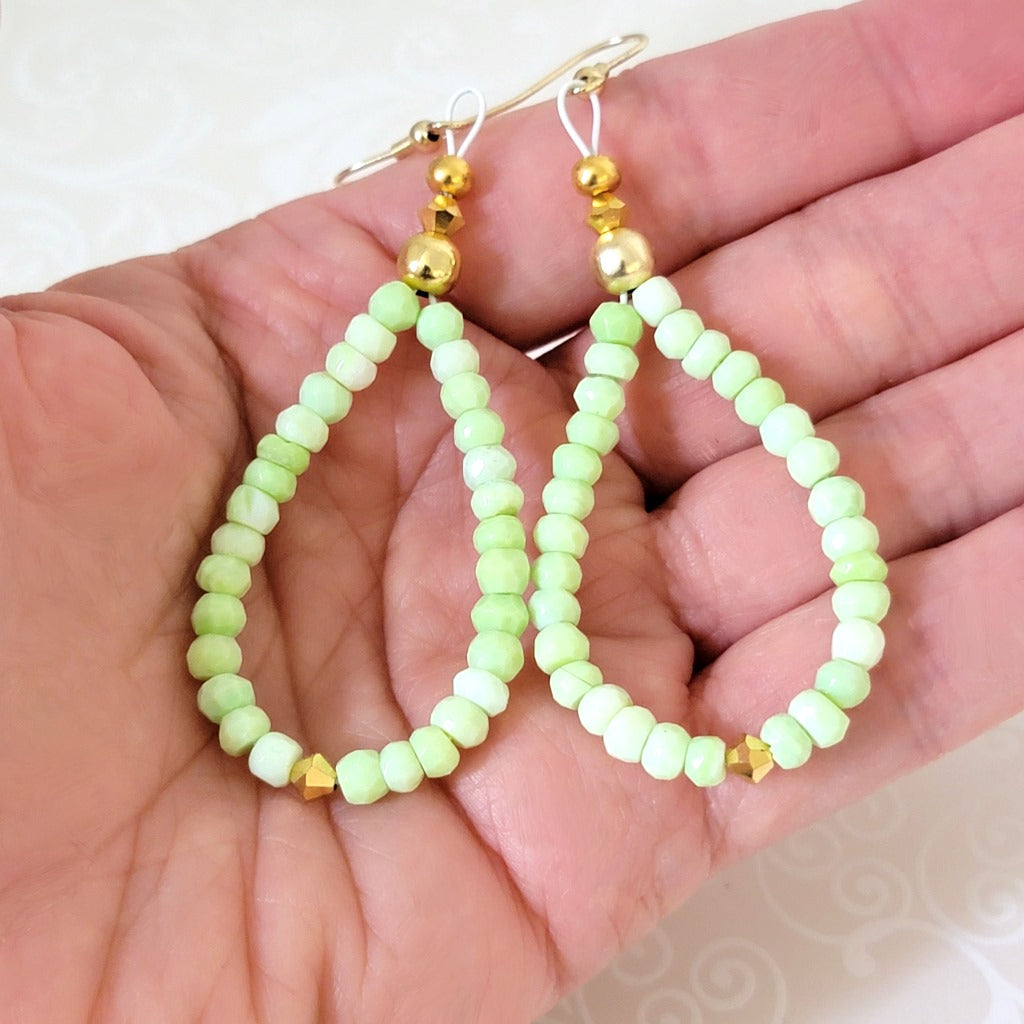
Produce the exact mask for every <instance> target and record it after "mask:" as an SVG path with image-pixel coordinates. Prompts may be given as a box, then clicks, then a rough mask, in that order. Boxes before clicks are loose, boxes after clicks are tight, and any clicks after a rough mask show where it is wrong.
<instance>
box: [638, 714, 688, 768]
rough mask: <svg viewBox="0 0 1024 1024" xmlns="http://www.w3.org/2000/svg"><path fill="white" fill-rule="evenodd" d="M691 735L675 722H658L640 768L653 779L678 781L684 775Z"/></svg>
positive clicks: (645, 749)
mask: <svg viewBox="0 0 1024 1024" xmlns="http://www.w3.org/2000/svg"><path fill="white" fill-rule="evenodd" d="M689 745H690V734H689V733H688V732H687V731H686V730H685V729H684V728H683V727H682V726H681V725H676V723H675V722H658V724H657V725H655V727H654V728H653V729H652V730H651V735H650V736H648V737H647V742H646V743H645V744H644V749H643V751H642V752H641V754H640V767H641V768H643V770H644V771H645V772H647V774H648V775H650V776H651V778H652V779H663V780H665V781H668V780H669V779H676V778H678V777H679V776H680V775H682V774H683V766H684V765H685V764H686V748H687V747H688V746H689Z"/></svg>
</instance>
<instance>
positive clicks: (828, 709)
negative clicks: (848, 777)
mask: <svg viewBox="0 0 1024 1024" xmlns="http://www.w3.org/2000/svg"><path fill="white" fill-rule="evenodd" d="M789 713H790V714H791V715H792V716H793V717H794V718H795V719H796V720H797V721H798V722H799V723H800V724H801V725H802V726H803V727H804V730H805V731H806V733H807V735H808V736H810V737H811V739H812V740H813V741H814V745H815V746H816V747H834V746H835V745H836V744H837V743H838V742H839V741H840V740H841V739H842V738H843V737H844V736H845V735H846V730H847V728H848V727H849V725H850V717H849V715H847V714H846V712H845V711H843V710H842V709H841V708H837V707H836V706H835V704H833V703H832V701H830V700H829V699H828V697H826V696H825V694H823V693H821V692H820V691H819V690H802V691H801V692H800V693H798V694H797V695H796V696H795V697H794V698H793V699H792V700H791V701H790V702H789Z"/></svg>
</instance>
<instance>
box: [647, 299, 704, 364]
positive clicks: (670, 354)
mask: <svg viewBox="0 0 1024 1024" xmlns="http://www.w3.org/2000/svg"><path fill="white" fill-rule="evenodd" d="M703 331H704V322H703V321H702V320H701V318H700V317H699V316H697V314H696V313H695V312H694V311H693V310H692V309H677V310H676V311H675V312H674V313H669V314H668V316H666V317H665V318H664V320H662V321H661V323H660V324H658V327H657V330H655V332H654V344H655V345H656V346H657V349H658V351H659V352H660V353H661V354H662V355H663V356H666V357H667V358H668V359H682V358H683V356H685V355H686V353H687V352H689V351H690V349H691V348H692V347H693V343H694V342H695V341H696V340H697V339H698V338H699V337H700V336H701V334H702V333H703Z"/></svg>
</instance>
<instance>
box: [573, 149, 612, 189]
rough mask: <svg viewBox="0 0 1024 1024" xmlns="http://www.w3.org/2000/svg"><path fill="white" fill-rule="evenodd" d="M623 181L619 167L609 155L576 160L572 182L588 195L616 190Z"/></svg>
mask: <svg viewBox="0 0 1024 1024" xmlns="http://www.w3.org/2000/svg"><path fill="white" fill-rule="evenodd" d="M621 181H622V175H621V174H619V169H618V167H616V166H615V163H614V161H613V160H612V159H611V158H610V157H607V156H601V155H600V154H598V155H596V156H585V157H583V158H582V159H581V160H577V161H576V165H575V166H574V167H573V169H572V182H573V184H574V185H575V186H576V188H578V189H579V190H580V192H582V193H583V194H584V195H587V196H596V195H600V194H601V193H602V192H614V191H615V190H616V189H617V188H618V187H619V183H620V182H621Z"/></svg>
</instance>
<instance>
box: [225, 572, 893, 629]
mask: <svg viewBox="0 0 1024 1024" xmlns="http://www.w3.org/2000/svg"><path fill="white" fill-rule="evenodd" d="M211 596H212V595H211ZM889 601H890V596H889V588H888V587H887V586H886V585H885V584H884V583H875V582H868V581H864V580H855V581H853V582H850V583H843V584H842V585H841V586H838V587H836V589H835V591H834V592H833V594H832V610H833V611H834V612H835V615H836V618H837V619H838V620H839V621H840V622H845V621H846V620H847V619H867V620H868V621H870V622H881V621H882V619H884V618H885V616H886V615H887V614H888V612H889Z"/></svg>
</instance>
